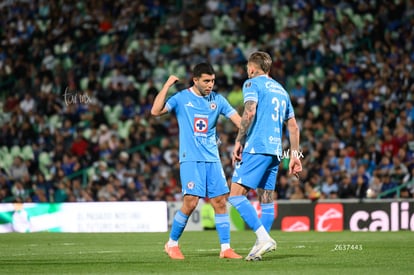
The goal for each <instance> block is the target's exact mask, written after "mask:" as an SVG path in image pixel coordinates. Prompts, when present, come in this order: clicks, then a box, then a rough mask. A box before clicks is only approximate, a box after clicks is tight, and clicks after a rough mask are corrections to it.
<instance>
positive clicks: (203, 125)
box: [194, 117, 208, 133]
mask: <svg viewBox="0 0 414 275" xmlns="http://www.w3.org/2000/svg"><path fill="white" fill-rule="evenodd" d="M207 130H208V118H206V117H195V118H194V132H195V133H207Z"/></svg>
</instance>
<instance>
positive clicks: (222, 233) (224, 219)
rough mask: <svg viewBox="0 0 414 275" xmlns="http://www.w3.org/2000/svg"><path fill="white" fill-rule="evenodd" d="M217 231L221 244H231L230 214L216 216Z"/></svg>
mask: <svg viewBox="0 0 414 275" xmlns="http://www.w3.org/2000/svg"><path fill="white" fill-rule="evenodd" d="M214 217H215V221H216V230H217V233H218V236H219V240H220V244H225V243H230V219H229V214H216V215H215V216H214Z"/></svg>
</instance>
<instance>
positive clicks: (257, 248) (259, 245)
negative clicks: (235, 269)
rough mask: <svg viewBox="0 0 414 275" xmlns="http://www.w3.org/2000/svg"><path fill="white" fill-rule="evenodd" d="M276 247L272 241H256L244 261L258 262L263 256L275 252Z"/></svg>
mask: <svg viewBox="0 0 414 275" xmlns="http://www.w3.org/2000/svg"><path fill="white" fill-rule="evenodd" d="M276 247H277V244H276V241H275V240H273V239H270V240H268V241H262V242H258V241H256V244H255V245H254V246H253V248H252V250H250V252H249V255H247V257H246V258H245V259H246V261H260V260H261V259H262V255H263V254H266V253H268V252H271V251H275V250H276Z"/></svg>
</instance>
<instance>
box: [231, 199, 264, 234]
mask: <svg viewBox="0 0 414 275" xmlns="http://www.w3.org/2000/svg"><path fill="white" fill-rule="evenodd" d="M228 200H229V202H230V203H231V205H233V207H234V208H236V210H237V211H238V212H239V214H240V216H241V217H242V218H243V220H244V221H245V222H246V223H247V225H248V226H249V227H250V228H251V229H252V230H253V231H254V232H256V230H257V229H258V228H259V227H260V226H262V222H261V221H260V219H259V217H258V216H257V212H256V210H255V209H254V207H253V205H251V203H250V202H249V201H248V200H247V198H246V196H233V197H229V199H228Z"/></svg>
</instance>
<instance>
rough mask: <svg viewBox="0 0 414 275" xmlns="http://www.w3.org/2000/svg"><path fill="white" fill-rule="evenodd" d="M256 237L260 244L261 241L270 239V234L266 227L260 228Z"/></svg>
mask: <svg viewBox="0 0 414 275" xmlns="http://www.w3.org/2000/svg"><path fill="white" fill-rule="evenodd" d="M254 233H256V236H257V240H258V241H259V242H261V241H267V240H269V239H270V235H269V233H267V231H266V229H265V228H264V226H263V225H262V226H260V227H259V229H257V230H256V232H254Z"/></svg>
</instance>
